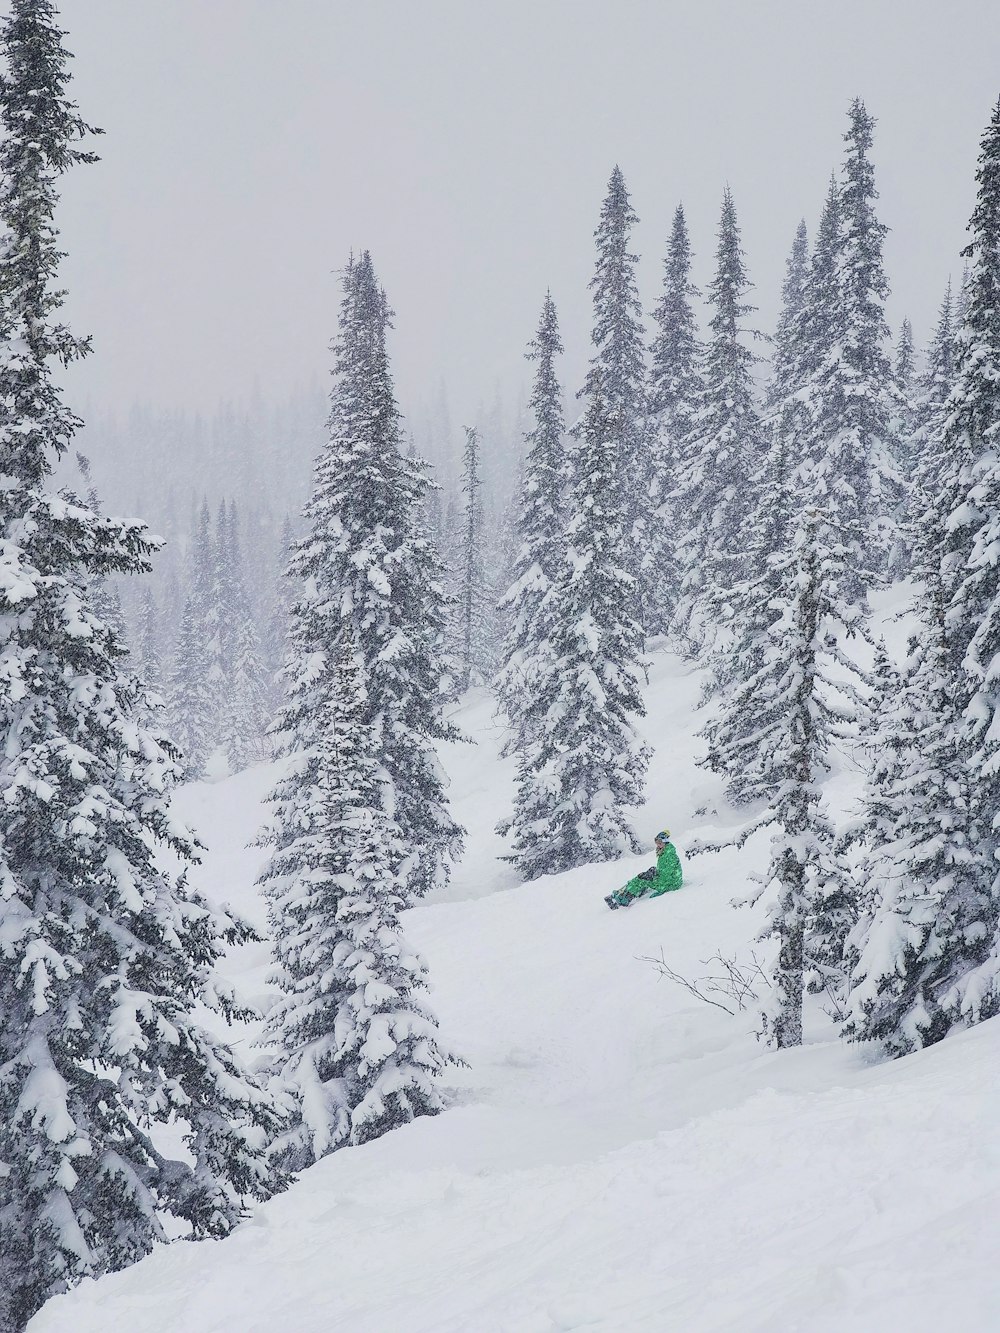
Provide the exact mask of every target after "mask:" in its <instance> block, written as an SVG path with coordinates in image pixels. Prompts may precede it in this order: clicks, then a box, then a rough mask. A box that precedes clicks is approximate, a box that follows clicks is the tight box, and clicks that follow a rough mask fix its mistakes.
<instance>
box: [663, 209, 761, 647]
mask: <svg viewBox="0 0 1000 1333" xmlns="http://www.w3.org/2000/svg"><path fill="white" fill-rule="evenodd" d="M718 237H719V243H718V248H717V250H716V274H715V278H714V279H713V281H712V284H711V286H710V287H709V300H710V302H711V304H712V307H713V310H714V313H713V315H712V319H711V320H710V328H711V338H710V340H709V343H708V346H707V347H706V350H705V358H704V363H703V372H702V373H703V379H704V388H703V392H702V399H701V403H700V406H699V410H698V415H697V419H696V421H695V424H694V436H693V439H692V443H691V447H690V449H689V450H688V456H687V458H686V460H685V467H684V471H683V474H682V475H681V477H680V478H679V481H680V487H681V491H682V493H683V496H684V508H685V511H686V513H687V519H688V524H689V529H688V534H687V536H686V539H685V550H684V569H685V574H684V581H683V585H682V591H681V612H680V616H681V621H682V623H684V624H686V625H690V624H691V623H692V620H693V618H694V617H696V616H697V614H698V612H699V611H703V610H704V607H705V599H706V598H709V599H711V598H713V597H716V596H717V595H718V594H719V593H720V592H724V590H726V589H728V588H730V587H731V586H732V585H733V583H735V582H736V580H737V579H738V578H739V577H740V575H741V574H742V572H743V555H744V553H745V546H744V528H745V524H746V519H747V515H748V512H749V509H750V504H751V501H750V497H749V495H748V486H747V479H748V477H754V476H757V475H758V474H759V472H760V469H761V465H762V463H763V453H764V449H763V436H762V431H761V423H760V416H759V414H758V411H757V405H756V402H755V400H754V385H753V372H752V366H753V363H754V360H755V357H754V355H753V353H752V352H751V351H750V350H749V348H748V347H747V346H746V345H745V344H744V341H743V335H744V333H745V329H744V328H743V323H742V321H743V320H744V319H745V318H746V317H747V315H749V314H751V313H752V312H753V309H754V307H753V306H750V305H748V304H747V303H746V299H745V298H746V293H747V290H748V289H749V287H750V282H749V279H748V277H747V272H746V266H745V263H744V256H743V250H742V247H741V244H740V231H739V226H738V224H737V220H736V208H735V205H734V204H733V197H732V195H731V194H730V192H729V190H728V188H727V189H726V192H725V195H724V196H723V201H722V215H721V219H720V222H719V233H718Z"/></svg>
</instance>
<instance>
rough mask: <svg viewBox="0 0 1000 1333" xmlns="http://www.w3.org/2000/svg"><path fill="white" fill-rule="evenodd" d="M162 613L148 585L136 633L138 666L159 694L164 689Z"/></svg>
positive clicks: (144, 592) (147, 681) (144, 679)
mask: <svg viewBox="0 0 1000 1333" xmlns="http://www.w3.org/2000/svg"><path fill="white" fill-rule="evenodd" d="M160 642H161V640H160V613H159V608H158V607H157V605H156V598H155V596H154V595H153V590H152V588H150V587H149V586H148V584H147V586H146V587H145V589H144V590H143V594H142V606H141V611H140V615H139V625H138V628H137V631H136V665H137V668H138V674H139V677H140V679H141V680H142V681H143V683H144V684H146V685H148V686H149V687H150V688H151V689H153V690H156V691H157V692H159V691H160V690H162V688H163V659H162V655H161V650H160Z"/></svg>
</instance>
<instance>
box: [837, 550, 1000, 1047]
mask: <svg viewBox="0 0 1000 1333" xmlns="http://www.w3.org/2000/svg"><path fill="white" fill-rule="evenodd" d="M929 578H930V583H929V586H928V587H926V588H925V589H924V590H923V591H922V593H921V596H920V599H919V601H918V602H917V604H916V607H915V610H916V611H917V612H918V613H919V615H920V629H919V633H918V636H917V638H916V640H915V641H914V642H913V643H912V644H911V650H910V656H909V659H908V661H907V662H906V664H905V667H904V669H903V670H902V672H900V671H896V670H893V669H892V668H891V667H888V664H887V663H886V662H885V661H884V660H883V663H882V671H881V672H880V673H879V674H880V677H881V688H879V689H878V690H877V692H876V695H875V705H876V706H875V708H874V710H873V714H874V720H873V726H872V730H871V735H870V753H871V756H872V761H873V766H872V772H871V776H870V778H869V783H868V791H867V797H866V802H865V809H864V813H863V820H862V824H861V837H862V841H863V844H864V847H865V854H864V856H863V858H862V860H861V862H860V864H859V866H858V869H857V872H856V874H857V878H858V884H859V903H860V907H861V912H860V915H859V919H858V922H857V924H856V925H855V926H854V928H853V929H852V931H851V933H850V935H849V937H848V941H847V961H848V966H849V970H850V993H849V995H848V1005H847V1016H846V1017H847V1021H846V1023H845V1025H844V1029H843V1031H844V1035H845V1036H846V1037H848V1038H850V1039H852V1040H858V1041H864V1040H874V1041H878V1042H879V1043H880V1044H881V1045H882V1046H883V1048H884V1049H885V1050H886V1051H887V1052H888V1053H889V1054H891V1055H905V1054H907V1053H908V1052H909V1051H913V1050H917V1049H918V1048H920V1047H922V1046H929V1045H931V1044H933V1043H934V1042H935V1041H938V1040H940V1038H941V1037H943V1036H945V1035H946V1034H947V1032H948V1030H949V1027H950V1026H951V1023H952V1021H953V1020H952V1019H951V1018H950V1017H949V1015H948V1012H947V1010H948V1004H949V997H950V994H951V992H952V988H953V987H954V985H955V982H956V980H957V979H958V977H959V976H960V975H961V971H962V970H963V969H964V966H965V960H964V958H963V956H962V951H961V950H960V949H959V950H956V948H955V943H956V937H961V934H962V932H963V927H964V925H965V923H966V913H967V905H968V904H969V903H970V902H975V901H976V899H977V898H978V897H979V890H978V883H977V881H978V880H979V878H980V877H981V874H982V868H983V867H982V859H981V857H980V855H979V853H978V852H977V850H976V848H975V845H974V843H973V841H972V829H971V825H970V813H971V809H972V805H971V801H970V790H969V783H968V777H967V774H966V772H965V764H964V756H963V755H962V752H961V745H960V737H961V718H960V716H959V714H958V711H957V710H956V707H955V698H954V691H953V690H952V688H951V686H950V682H949V679H948V669H947V651H946V642H945V635H944V612H945V605H944V590H943V587H942V584H941V580H940V576H939V575H937V574H934V573H930V575H929ZM956 963H957V964H958V974H956Z"/></svg>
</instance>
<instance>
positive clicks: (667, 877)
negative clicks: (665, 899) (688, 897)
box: [619, 842, 684, 898]
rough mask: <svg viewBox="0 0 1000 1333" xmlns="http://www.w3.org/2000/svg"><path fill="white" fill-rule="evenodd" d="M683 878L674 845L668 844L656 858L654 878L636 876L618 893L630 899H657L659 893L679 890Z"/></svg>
mask: <svg viewBox="0 0 1000 1333" xmlns="http://www.w3.org/2000/svg"><path fill="white" fill-rule="evenodd" d="M683 878H684V874H683V871H682V870H681V862H680V857H679V856H678V855H677V852H676V850H675V848H674V844H673V843H672V842H668V843H667V844H666V846H665V847H664V848H663V851H662V852H661V853H660V854H659V856H658V857H657V858H656V875H655V877H654V878H653V879H643V878H642V876H641V875H636V877H635V879H630V880H629V882H628V883H627V884H626V885H625V887H624V888H623V889H620V890H619V893H621V894H626V893H627V894H628V896H629V897H630V898H639V897H641V896H642V895H643V894H645V896H646V897H647V898H659V896H660V894H661V893H670V892H671V890H673V889H679V888H680V886H681V881H682V880H683Z"/></svg>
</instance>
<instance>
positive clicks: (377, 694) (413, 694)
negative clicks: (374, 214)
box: [283, 251, 462, 900]
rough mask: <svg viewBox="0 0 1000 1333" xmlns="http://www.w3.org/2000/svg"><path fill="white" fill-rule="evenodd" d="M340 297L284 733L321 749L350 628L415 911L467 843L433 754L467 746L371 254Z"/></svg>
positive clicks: (349, 274)
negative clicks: (448, 686) (316, 738)
mask: <svg viewBox="0 0 1000 1333" xmlns="http://www.w3.org/2000/svg"><path fill="white" fill-rule="evenodd" d="M343 286H344V294H343V299H342V301H341V307H340V329H339V335H338V337H337V340H336V343H335V348H334V350H335V357H336V360H335V367H334V387H333V391H332V393H331V399H330V418H329V436H328V440H327V443H326V444H325V446H324V448H323V451H322V453H321V454H320V456H319V458H318V460H317V463H316V467H315V472H314V478H313V490H312V495H311V496H310V498H309V501H308V503H307V505H306V508H305V511H304V519H305V526H306V531H305V535H304V536H303V537H302V538H301V540H300V541H298V542H297V543H296V547H295V552H294V555H293V557H292V562H291V573H292V576H293V577H294V578H296V579H298V580H300V587H301V592H300V596H299V598H298V600H297V601H296V602H295V604H294V607H293V609H292V630H291V647H290V656H289V661H288V666H287V668H286V672H285V677H286V680H287V681H288V682H289V684H290V685H294V683H295V682H296V681H298V680H300V679H301V681H302V682H303V685H302V691H301V698H300V701H299V703H298V705H297V706H296V708H295V710H293V712H292V713H290V714H287V715H286V717H285V722H284V727H283V729H284V730H285V731H286V732H287V733H288V735H287V744H288V747H289V748H290V749H291V751H292V752H293V753H294V752H296V751H297V750H298V749H300V748H302V747H303V746H304V747H305V748H308V747H309V746H310V745H311V744H312V743H313V742H312V734H311V732H310V731H309V730H308V727H307V730H306V732H305V734H304V736H300V735H299V734H298V728H299V725H300V720H302V725H303V726H305V725H306V722H305V721H304V720H303V719H306V718H307V716H308V714H309V713H310V712H312V713H313V714H315V715H316V716H319V715H321V714H323V713H324V711H325V710H326V708H327V705H328V702H329V692H330V689H331V688H332V677H331V672H332V662H331V661H330V659H329V649H330V645H331V644H333V643H336V642H337V640H338V638H339V636H340V634H341V633H342V632H343V631H344V630H345V629H346V628H348V627H349V628H350V630H351V632H352V633H353V635H354V639H355V644H356V651H357V653H358V654H359V655H360V660H361V667H362V672H363V676H364V681H365V690H366V698H367V709H368V712H367V715H366V719H365V720H366V721H367V722H369V723H370V724H371V725H372V727H373V728H374V730H375V743H376V745H377V747H378V749H379V753H380V754H381V755H382V762H383V765H384V768H385V772H386V781H385V783H384V784H383V788H382V790H383V796H384V800H385V808H386V812H387V814H389V815H390V816H391V817H392V818H393V819H394V820H395V821H396V823H397V824H398V825H399V828H400V832H401V834H402V837H403V840H404V843H405V845H406V849H407V860H406V863H405V864H404V866H403V868H402V869H401V872H400V876H401V883H402V887H403V891H404V895H405V897H406V898H407V900H409V899H411V898H412V897H413V896H415V895H419V894H422V893H424V892H426V891H427V890H428V889H430V888H432V887H434V886H435V885H438V884H442V883H445V882H446V881H447V878H448V872H449V864H450V862H451V860H452V859H453V858H454V857H455V855H457V853H458V850H459V848H460V846H461V838H462V830H461V829H460V828H459V827H458V825H457V824H456V823H455V821H454V820H453V819H452V817H451V815H450V813H449V811H448V806H447V800H446V796H445V790H444V778H443V776H442V774H441V770H440V767H439V765H438V759H437V754H436V752H435V748H434V747H435V744H436V743H437V742H439V741H442V740H451V739H455V738H456V737H457V735H458V732H457V730H456V728H455V727H454V726H452V725H451V724H449V723H447V722H446V721H445V720H444V718H443V716H442V671H441V666H440V656H439V654H440V651H441V640H442V636H443V632H444V603H443V592H442V588H441V568H440V565H439V562H438V560H437V557H436V555H435V553H434V550H433V548H432V546H431V544H430V541H429V539H428V537H427V535H426V533H425V532H424V531H423V530H422V529H421V528H420V527H419V526H418V522H417V520H418V518H419V514H420V511H421V508H422V505H421V501H422V499H423V496H424V494H425V492H426V490H427V487H428V485H429V482H428V480H427V477H426V470H425V467H424V465H423V464H422V463H421V462H419V461H418V460H414V461H410V460H407V459H405V458H404V457H403V456H402V454H401V452H400V448H399V411H398V409H397V407H396V401H395V396H394V391H393V384H392V375H391V372H390V369H389V360H388V353H387V349H386V334H387V330H388V328H389V321H390V311H389V306H388V302H387V300H386V297H385V293H384V292H383V291H382V289H381V288H380V287H379V285H378V282H377V280H376V277H375V270H374V267H373V265H372V261H371V256H370V255H369V254H368V253H367V251H366V252H365V253H364V254H362V255H361V256H360V257H357V258H354V257H352V258H351V260H350V261H349V263H348V265H347V267H346V269H345V270H344V276H343ZM311 725H312V724H309V726H311ZM303 799H304V800H305V799H308V792H307V791H304V793H303Z"/></svg>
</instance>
